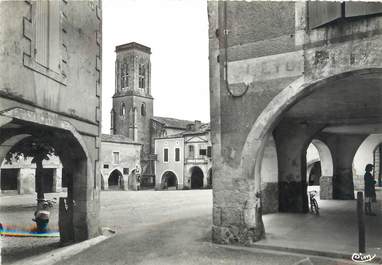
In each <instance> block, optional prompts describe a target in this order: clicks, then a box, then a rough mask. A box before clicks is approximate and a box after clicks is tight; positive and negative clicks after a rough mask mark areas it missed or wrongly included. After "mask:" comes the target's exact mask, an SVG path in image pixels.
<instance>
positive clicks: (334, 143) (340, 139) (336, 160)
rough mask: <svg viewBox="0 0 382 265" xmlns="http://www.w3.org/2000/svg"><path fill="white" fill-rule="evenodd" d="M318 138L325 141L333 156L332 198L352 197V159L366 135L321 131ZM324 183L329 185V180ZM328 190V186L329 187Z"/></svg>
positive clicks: (343, 198) (347, 198)
mask: <svg viewBox="0 0 382 265" xmlns="http://www.w3.org/2000/svg"><path fill="white" fill-rule="evenodd" d="M320 138H322V139H323V140H324V142H325V143H327V145H328V147H329V148H330V150H331V151H332V156H333V166H334V170H333V178H332V183H333V199H339V200H352V199H354V184H353V170H352V168H353V167H352V166H353V159H354V155H355V153H356V151H357V149H358V147H359V146H360V144H361V143H362V142H363V140H364V139H365V138H366V135H351V134H332V133H322V134H320ZM325 181H328V182H327V183H326V184H327V185H330V184H329V182H330V180H329V179H327V180H324V183H325ZM329 190H330V188H329Z"/></svg>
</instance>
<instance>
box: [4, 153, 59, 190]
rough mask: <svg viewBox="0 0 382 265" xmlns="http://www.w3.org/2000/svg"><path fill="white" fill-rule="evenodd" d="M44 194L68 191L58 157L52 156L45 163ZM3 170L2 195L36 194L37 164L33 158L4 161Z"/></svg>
mask: <svg viewBox="0 0 382 265" xmlns="http://www.w3.org/2000/svg"><path fill="white" fill-rule="evenodd" d="M42 165H43V179H44V188H43V191H44V193H49V192H61V191H64V190H66V187H67V185H66V183H65V180H64V181H63V179H62V163H61V161H60V158H59V157H57V156H50V157H49V160H44V161H43V163H42ZM0 170H1V188H0V191H1V192H2V193H8V194H9V193H11V194H15V193H16V194H33V193H35V192H36V188H35V186H36V181H35V179H36V164H34V163H32V158H28V159H25V160H24V159H23V158H21V159H20V160H18V161H12V163H7V161H6V160H4V161H3V163H2V164H1V167H0Z"/></svg>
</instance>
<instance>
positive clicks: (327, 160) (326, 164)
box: [312, 139, 334, 177]
mask: <svg viewBox="0 0 382 265" xmlns="http://www.w3.org/2000/svg"><path fill="white" fill-rule="evenodd" d="M312 144H313V145H314V147H316V149H317V151H318V155H319V158H320V162H321V173H322V176H326V177H333V168H334V167H333V157H332V152H331V151H330V149H329V147H328V146H327V145H326V143H324V142H323V141H321V140H319V139H313V140H312Z"/></svg>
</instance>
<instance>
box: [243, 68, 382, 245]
mask: <svg viewBox="0 0 382 265" xmlns="http://www.w3.org/2000/svg"><path fill="white" fill-rule="evenodd" d="M381 72H382V69H379V68H369V69H356V70H353V71H348V72H339V73H330V74H328V75H327V76H325V77H322V78H318V79H313V78H311V77H309V76H307V75H305V76H302V77H300V78H298V79H297V80H295V81H294V82H292V83H291V84H290V85H288V86H287V87H286V88H285V89H283V90H282V91H281V92H280V93H279V94H277V95H276V96H275V97H274V98H273V99H272V100H271V101H270V102H269V103H268V105H267V106H266V107H265V109H264V110H263V111H262V112H261V113H260V115H259V116H258V117H257V119H256V121H255V122H254V124H253V126H252V128H251V130H250V132H249V134H248V136H247V137H246V140H245V142H244V147H243V150H242V153H241V160H240V167H239V170H240V171H241V172H238V174H240V175H242V176H243V178H244V180H245V181H244V182H246V183H247V185H246V186H247V188H246V189H247V191H246V192H247V193H248V194H247V197H246V198H245V200H244V201H241V202H240V203H241V204H243V205H245V209H244V213H243V214H244V224H245V225H246V226H247V227H255V228H256V230H257V233H256V237H257V238H258V237H262V236H263V235H264V225H263V221H262V207H261V205H262V199H261V161H262V157H263V153H264V149H265V145H266V143H267V139H268V138H269V137H270V135H271V134H272V131H273V129H274V128H275V127H276V126H277V124H278V122H279V121H280V120H281V119H282V116H283V113H285V112H286V111H287V110H288V109H289V108H291V107H292V106H293V105H294V104H295V103H297V102H298V101H300V100H301V99H303V98H304V97H307V96H308V95H310V94H311V93H313V92H314V91H315V90H316V89H318V88H320V87H323V86H325V85H328V84H330V83H331V82H333V81H338V80H342V79H346V78H351V77H360V76H362V77H360V78H362V79H365V78H367V76H368V75H370V76H372V75H374V76H375V75H378V74H381ZM242 199H244V197H243V198H242ZM242 199H241V200H242Z"/></svg>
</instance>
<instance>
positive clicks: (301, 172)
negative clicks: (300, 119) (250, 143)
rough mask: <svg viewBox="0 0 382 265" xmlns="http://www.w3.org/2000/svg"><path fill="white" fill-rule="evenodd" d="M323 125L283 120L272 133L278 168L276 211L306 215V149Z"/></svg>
mask: <svg viewBox="0 0 382 265" xmlns="http://www.w3.org/2000/svg"><path fill="white" fill-rule="evenodd" d="M321 128H322V125H317V124H314V125H310V124H306V123H304V124H301V123H297V122H296V123H295V122H292V121H283V122H282V123H280V124H279V125H278V126H277V128H276V129H275V130H274V133H273V134H274V137H275V141H276V146H277V159H278V168H279V211H280V212H296V213H304V212H308V211H309V208H308V195H307V180H306V149H307V147H308V145H309V143H310V141H311V139H312V138H313V136H314V135H315V134H316V133H317V132H318V131H319V130H320V129H321Z"/></svg>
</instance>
